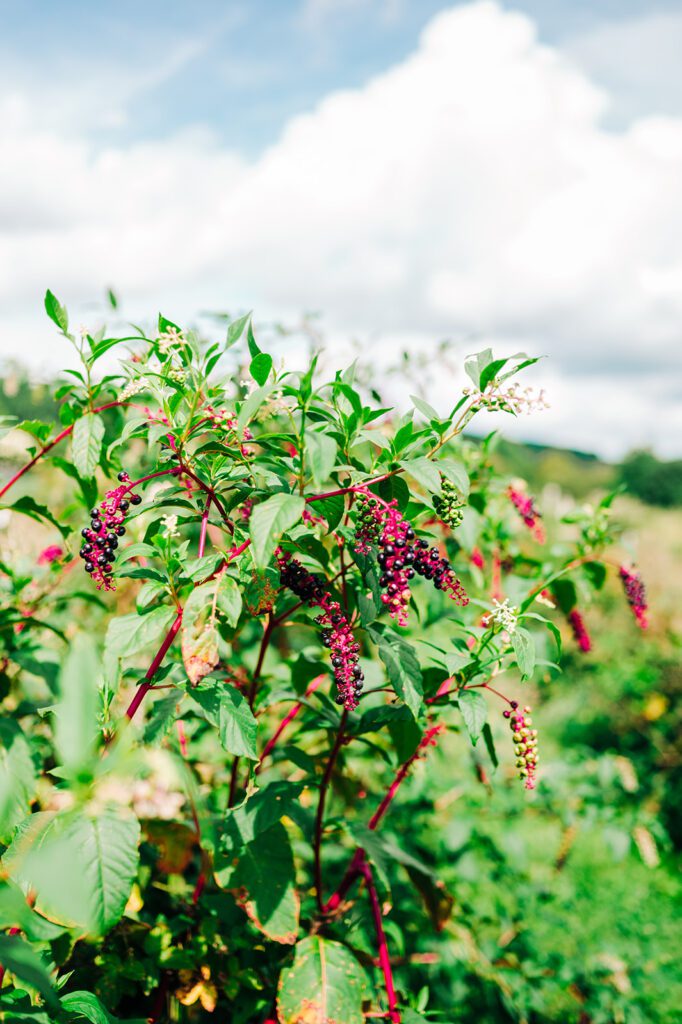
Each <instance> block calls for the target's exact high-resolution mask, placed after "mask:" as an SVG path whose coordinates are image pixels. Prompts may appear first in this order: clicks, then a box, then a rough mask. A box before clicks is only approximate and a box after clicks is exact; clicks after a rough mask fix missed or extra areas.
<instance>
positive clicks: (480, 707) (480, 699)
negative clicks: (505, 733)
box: [457, 690, 488, 746]
mask: <svg viewBox="0 0 682 1024" xmlns="http://www.w3.org/2000/svg"><path fill="white" fill-rule="evenodd" d="M457 703H458V704H459V710H460V711H461V712H462V718H463V719H464V724H465V725H466V727H467V732H468V733H469V739H470V740H471V742H472V743H473V744H474V746H476V743H477V741H478V738H479V736H480V735H481V731H482V729H483V726H484V725H485V722H486V719H487V717H488V702H487V700H486V699H485V697H484V696H483V694H481V693H476V691H475V690H460V691H459V693H458V694H457Z"/></svg>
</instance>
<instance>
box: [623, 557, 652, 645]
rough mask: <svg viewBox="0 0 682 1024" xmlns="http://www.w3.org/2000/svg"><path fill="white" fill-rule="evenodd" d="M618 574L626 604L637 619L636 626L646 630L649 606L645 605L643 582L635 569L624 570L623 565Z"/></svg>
mask: <svg viewBox="0 0 682 1024" xmlns="http://www.w3.org/2000/svg"><path fill="white" fill-rule="evenodd" d="M619 573H620V578H621V580H622V582H623V589H624V590H625V596H626V597H627V599H628V604H629V605H630V607H631V608H632V611H633V613H634V616H635V618H636V619H637V625H638V626H639V628H640V629H646V628H647V625H648V620H647V616H646V613H647V611H648V607H649V606H648V605H647V603H646V588H645V586H644V580H643V579H642V577H641V576H640V574H639V573H638V572H637V570H636V569H626V567H625V566H624V565H621V567H620V570H619Z"/></svg>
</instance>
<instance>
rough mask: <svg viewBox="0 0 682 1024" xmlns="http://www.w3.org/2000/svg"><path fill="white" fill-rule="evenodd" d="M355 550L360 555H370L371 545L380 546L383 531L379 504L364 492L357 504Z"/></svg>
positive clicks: (359, 496) (358, 497) (358, 496)
mask: <svg viewBox="0 0 682 1024" xmlns="http://www.w3.org/2000/svg"><path fill="white" fill-rule="evenodd" d="M354 512H355V550H356V552H357V553H358V554H359V555H368V554H369V553H370V550H371V548H370V545H372V544H378V542H379V538H380V536H381V529H382V516H381V508H380V505H379V502H378V501H377V499H376V498H372V497H371V495H369V494H365V493H363V492H362V491H361V492H360V493H359V494H358V495H357V498H356V502H355V509H354Z"/></svg>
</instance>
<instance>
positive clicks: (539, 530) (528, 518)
mask: <svg viewBox="0 0 682 1024" xmlns="http://www.w3.org/2000/svg"><path fill="white" fill-rule="evenodd" d="M507 495H508V497H509V500H510V501H511V503H512V505H513V506H514V508H515V509H516V511H517V512H518V513H519V515H520V516H521V518H522V519H523V521H524V523H525V524H526V526H527V527H528V529H529V530H530V531H531V533H532V534H533V536H534V537H535V539H536V541H537V542H538V544H544V543H545V531H544V529H543V526H542V522H541V520H542V515H541V513H540V512H538V510H537V508H536V507H535V503H534V501H533V499H532V498H531V497H529V496H528V495H527V494H523V492H522V491H518V490H516V488H514V487H509V488H508V489H507Z"/></svg>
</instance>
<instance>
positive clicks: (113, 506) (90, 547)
mask: <svg viewBox="0 0 682 1024" xmlns="http://www.w3.org/2000/svg"><path fill="white" fill-rule="evenodd" d="M118 479H119V481H120V484H121V486H120V487H116V488H115V489H114V490H113V491H107V494H106V496H105V498H104V501H103V502H102V504H101V505H100V506H99V508H93V510H92V512H91V513H90V527H89V528H87V527H86V528H85V529H84V530H81V535H82V537H83V546H82V548H81V549H80V552H79V554H80V557H81V558H82V559H83V561H84V566H83V568H84V569H85V571H86V572H87V573H88V574H89V575H90V576H92V578H93V580H94V581H95V583H96V584H97V589H98V590H101V589H102V587H103V588H104V589H105V590H115V589H116V588H115V586H114V581H113V578H112V573H113V565H112V563H113V561H114V559H115V558H116V548H117V547H118V542H119V538H120V537H123V536H124V534H125V532H126V528H125V526H124V525H123V523H124V520H125V518H126V514H127V512H128V509H129V508H130V506H131V505H139V504H140V502H141V501H142V498H141V497H140V495H139V494H133V493H131V491H132V488H133V487H134V486H135V485H134V484H131V483H130V477H129V476H128V474H127V473H124V472H121V473H119V474H118Z"/></svg>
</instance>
